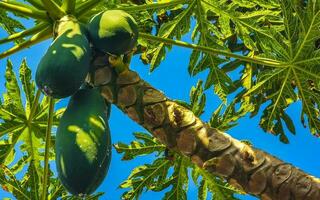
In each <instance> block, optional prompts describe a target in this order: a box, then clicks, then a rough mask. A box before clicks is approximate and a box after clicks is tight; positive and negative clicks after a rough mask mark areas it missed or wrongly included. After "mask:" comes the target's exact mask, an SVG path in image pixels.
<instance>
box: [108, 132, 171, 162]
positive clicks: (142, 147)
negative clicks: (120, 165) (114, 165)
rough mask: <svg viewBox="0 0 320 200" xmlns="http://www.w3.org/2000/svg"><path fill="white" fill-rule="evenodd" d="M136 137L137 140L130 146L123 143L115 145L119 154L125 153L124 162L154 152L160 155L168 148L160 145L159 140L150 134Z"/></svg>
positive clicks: (138, 134)
mask: <svg viewBox="0 0 320 200" xmlns="http://www.w3.org/2000/svg"><path fill="white" fill-rule="evenodd" d="M134 136H135V138H136V139H137V140H134V141H132V142H131V144H130V145H126V144H123V143H118V144H115V145H114V147H115V149H116V150H117V152H118V153H124V155H123V157H122V160H132V159H134V158H135V157H137V156H142V155H146V154H151V153H154V152H158V154H160V153H161V152H163V151H164V150H165V148H166V147H165V145H163V144H161V143H159V141H158V140H157V139H155V138H154V137H152V136H151V135H149V134H145V133H134ZM139 140H140V141H139Z"/></svg>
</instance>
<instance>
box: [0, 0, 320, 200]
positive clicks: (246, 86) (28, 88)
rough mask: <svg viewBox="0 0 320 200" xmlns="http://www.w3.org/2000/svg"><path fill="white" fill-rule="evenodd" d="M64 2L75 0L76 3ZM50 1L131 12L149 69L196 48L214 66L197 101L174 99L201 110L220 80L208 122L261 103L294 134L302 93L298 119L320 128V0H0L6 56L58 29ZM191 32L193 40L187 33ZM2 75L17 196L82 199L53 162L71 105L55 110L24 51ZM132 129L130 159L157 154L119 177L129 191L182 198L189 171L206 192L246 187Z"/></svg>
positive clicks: (82, 14) (200, 62) (7, 149)
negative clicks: (175, 49) (58, 129)
mask: <svg viewBox="0 0 320 200" xmlns="http://www.w3.org/2000/svg"><path fill="white" fill-rule="evenodd" d="M50 2H51V3H50ZM66 2H69V3H70V2H73V3H75V5H76V6H75V9H74V10H73V9H71V8H72V6H71V7H68V6H70V5H69V3H66ZM51 4H52V5H51ZM51 6H53V7H54V6H58V7H59V6H61V8H62V9H61V12H62V14H63V12H64V11H67V12H68V13H72V14H74V15H75V16H76V17H77V18H78V19H79V20H80V21H81V22H84V23H85V22H87V21H88V20H89V19H90V17H91V16H93V15H94V14H96V13H98V12H100V11H103V10H106V9H122V10H125V11H127V12H128V13H130V14H132V15H133V16H134V18H135V19H136V21H137V22H138V24H139V28H140V38H139V45H138V50H137V52H136V54H137V55H139V56H140V59H141V61H142V62H143V63H144V64H147V65H148V66H149V67H150V71H151V72H152V71H154V70H156V69H157V67H159V65H160V63H161V61H162V60H164V59H165V58H166V55H167V54H170V50H171V49H172V46H173V45H177V46H182V47H186V48H191V49H193V52H192V54H191V56H190V62H189V66H188V71H189V73H190V75H192V76H195V75H197V74H198V73H200V72H203V71H208V76H207V78H206V80H203V82H204V83H203V82H202V81H199V83H198V84H197V85H196V86H195V87H193V88H191V91H190V102H182V101H179V100H176V102H178V103H179V104H181V105H183V106H185V107H187V108H189V109H190V110H192V111H193V112H194V113H195V114H196V115H197V116H199V117H201V114H202V113H203V112H204V107H205V103H206V96H205V94H204V93H203V92H204V90H207V89H210V88H213V93H212V94H211V95H217V96H219V98H220V99H221V100H222V102H223V104H221V106H219V107H218V109H217V110H216V111H215V112H214V113H213V114H212V117H211V119H210V120H209V121H208V124H209V125H210V126H212V127H215V128H218V129H220V130H228V129H230V128H232V127H233V126H236V125H237V120H238V119H240V118H241V117H243V116H245V115H246V114H250V116H251V117H254V116H257V115H258V113H259V112H261V111H262V115H261V116H260V123H259V125H260V126H261V128H262V129H263V130H264V131H266V132H269V133H272V134H274V135H276V136H279V139H280V140H281V141H282V142H284V143H289V140H288V137H287V134H290V133H291V134H295V133H296V131H295V125H294V123H293V121H292V119H291V117H290V116H289V115H288V114H287V113H286V109H287V108H288V107H290V106H291V105H292V104H294V103H296V102H301V104H302V107H301V111H300V119H301V123H302V124H303V125H304V126H305V127H308V128H309V130H310V133H311V134H313V135H315V136H319V134H320V114H319V105H320V68H319V67H318V66H319V63H320V34H319V26H320V17H319V16H320V0H308V1H300V0H250V1H249V0H232V1H231V0H172V1H160V0H159V1H149V0H131V1H127V0H112V1H99V0H90V1H85V0H77V1H68V0H66V1H60V0H54V1H52V0H47V1H46V0H42V1H38V0H25V1H23V2H22V1H15V0H4V1H1V2H0V26H1V27H2V29H3V30H5V31H6V32H7V33H8V36H7V37H4V38H1V39H0V44H6V43H8V44H12V45H13V46H12V48H10V49H8V50H4V49H3V48H1V52H0V59H2V58H5V57H7V56H9V55H12V54H14V53H16V52H18V51H20V50H22V49H24V48H26V47H30V46H32V45H35V44H37V43H39V42H41V41H43V40H45V39H48V38H51V37H52V20H51V19H54V18H55V17H59V16H60V15H61V13H59V12H58V13H50V12H49V15H48V14H47V13H46V9H47V8H48V7H49V8H50V7H51ZM49 16H50V18H49ZM24 20H27V21H29V22H32V23H34V25H33V27H30V28H29V27H25V25H24V23H22V21H24ZM186 38H187V39H188V40H189V41H192V43H186V42H183V41H181V40H184V39H186ZM2 67H4V66H2ZM5 79H6V83H5V87H6V92H5V93H3V95H2V100H1V104H0V118H1V124H0V164H1V165H0V166H1V170H0V184H1V186H2V189H3V190H5V191H8V192H10V193H12V195H14V196H15V197H16V198H17V199H30V200H37V199H40V198H41V196H42V195H43V193H44V194H46V193H47V192H48V199H58V198H60V197H61V198H62V199H77V197H72V196H69V195H68V194H67V192H66V191H65V190H64V189H63V187H62V185H61V183H60V182H59V181H58V179H57V178H56V176H55V174H54V172H53V171H52V170H53V169H52V168H48V167H46V166H47V165H46V163H47V164H48V163H49V164H50V163H51V162H52V161H53V160H54V153H55V152H54V148H53V146H54V141H55V133H54V129H52V131H53V132H52V133H51V126H57V125H58V123H59V117H60V116H61V114H62V113H63V111H64V109H59V110H55V111H54V112H53V104H54V102H53V101H52V100H51V101H50V100H49V98H47V97H41V94H40V92H39V91H37V90H36V87H35V83H34V81H33V79H32V76H31V71H30V68H29V67H28V65H27V62H26V60H23V61H22V63H21V65H20V68H19V74H18V75H16V74H15V73H14V70H13V65H12V63H11V62H10V60H8V61H7V65H6V73H5ZM285 130H289V133H288V132H286V131H285ZM134 136H135V138H136V139H135V140H134V141H132V142H131V144H124V143H118V144H115V145H114V147H115V148H116V150H117V151H118V152H119V153H122V154H123V160H132V159H135V158H136V157H138V156H148V155H150V154H153V155H154V154H155V155H157V156H156V157H157V158H156V159H155V160H154V161H153V162H151V163H148V164H144V165H141V166H137V167H136V168H135V169H134V170H133V171H132V172H131V174H130V175H129V177H128V178H127V180H124V181H123V182H122V183H121V185H120V187H121V188H126V189H127V190H126V192H124V193H123V196H122V197H123V198H124V199H137V198H138V197H139V196H140V195H141V194H142V193H143V192H145V191H147V190H152V191H162V190H168V188H169V190H168V192H167V193H165V195H164V197H163V199H170V200H171V199H179V200H183V199H186V198H187V197H186V192H187V190H188V182H189V181H191V180H193V181H194V182H195V184H196V185H197V186H198V197H199V199H207V196H208V193H212V199H236V198H235V197H234V194H235V193H241V191H239V190H237V189H235V188H233V187H232V186H230V185H229V184H227V183H226V182H225V181H224V180H223V179H222V178H221V177H213V176H212V175H211V174H207V173H206V172H205V171H203V170H201V169H200V168H198V167H196V166H194V165H193V164H192V163H191V162H190V161H189V160H188V159H186V158H185V157H183V156H181V155H179V154H177V153H176V152H172V151H170V150H168V149H166V147H165V146H164V145H162V144H161V143H159V141H157V140H156V139H155V138H153V137H152V136H151V135H150V134H148V133H134ZM49 141H50V142H49ZM43 163H45V164H44V165H43ZM21 174H22V178H18V175H19V176H20V175H21ZM47 180H49V181H48V183H46V181H47ZM101 195H103V194H102V193H96V194H94V195H92V196H88V197H86V199H98V198H99V196H101Z"/></svg>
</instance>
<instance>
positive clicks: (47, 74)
mask: <svg viewBox="0 0 320 200" xmlns="http://www.w3.org/2000/svg"><path fill="white" fill-rule="evenodd" d="M90 61H91V47H90V43H89V40H88V39H87V30H86V27H85V26H84V25H82V24H80V23H78V22H77V21H76V19H74V18H72V17H70V16H66V17H65V18H62V19H61V20H60V22H59V23H58V28H57V37H56V38H55V39H54V41H53V42H52V44H51V45H50V47H49V48H48V50H47V52H46V53H45V55H44V56H43V57H42V58H41V60H40V63H39V65H38V68H37V71H36V84H37V86H38V88H40V89H41V90H42V92H43V93H45V94H46V95H48V96H51V97H54V98H64V97H67V96H71V95H72V94H74V93H75V92H76V91H77V90H78V89H79V88H80V86H81V85H82V84H83V83H84V80H85V77H86V75H87V73H88V71H89V66H90Z"/></svg>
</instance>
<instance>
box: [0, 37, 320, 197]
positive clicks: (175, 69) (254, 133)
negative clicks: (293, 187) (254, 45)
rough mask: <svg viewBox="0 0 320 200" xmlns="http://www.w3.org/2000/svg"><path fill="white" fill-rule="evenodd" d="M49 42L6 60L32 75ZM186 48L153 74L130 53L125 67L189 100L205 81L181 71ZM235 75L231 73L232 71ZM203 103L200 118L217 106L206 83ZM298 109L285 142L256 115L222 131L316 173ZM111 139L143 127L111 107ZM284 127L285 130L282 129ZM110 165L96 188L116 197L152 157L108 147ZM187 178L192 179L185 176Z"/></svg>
mask: <svg viewBox="0 0 320 200" xmlns="http://www.w3.org/2000/svg"><path fill="white" fill-rule="evenodd" d="M5 36H6V34H5V33H4V32H3V31H0V38H3V37H5ZM49 44H50V42H49V41H46V42H43V43H41V44H39V45H36V46H34V47H31V48H29V49H26V50H24V51H21V52H20V53H18V54H17V55H14V56H10V59H11V60H12V62H13V63H14V69H15V71H16V72H17V71H18V67H19V65H20V63H21V61H22V59H23V58H25V57H26V58H27V62H28V64H29V66H30V67H31V68H32V70H33V77H34V73H35V70H36V67H37V64H38V62H39V61H40V58H41V56H42V55H43V54H44V52H45V51H46V48H47V47H48V45H49ZM8 47H9V46H8V45H0V51H1V52H2V51H4V50H5V49H7V48H8ZM190 53H191V50H189V49H185V48H181V47H174V48H173V49H172V50H171V52H170V53H169V54H168V55H167V57H166V59H165V60H164V61H163V62H162V63H161V65H160V67H159V68H158V69H156V70H155V71H154V72H153V73H151V74H150V73H149V68H148V66H146V65H143V64H142V63H141V62H140V60H139V57H138V56H135V57H134V58H133V60H132V63H131V68H132V69H133V70H135V71H137V72H138V73H139V74H140V76H141V77H142V78H143V79H144V80H146V81H147V82H149V83H150V84H151V85H153V86H154V87H155V88H158V89H159V90H162V91H163V92H164V93H165V94H166V95H167V96H168V97H169V98H171V99H179V100H185V101H188V100H189V91H190V88H191V87H192V86H194V85H195V84H196V83H197V81H198V80H199V79H202V80H205V79H206V75H207V72H202V73H200V74H199V75H197V76H195V77H190V75H189V74H188V72H187V66H188V61H189V55H190ZM5 64H6V59H2V60H0V93H1V94H2V93H3V92H4V70H5ZM235 75H236V74H235ZM206 94H207V105H206V108H205V113H204V115H203V116H202V119H203V120H204V121H206V120H208V119H209V118H210V116H211V114H212V112H213V111H214V110H215V109H216V108H217V106H218V105H219V104H220V103H221V101H220V100H219V99H218V98H217V96H216V95H214V93H213V90H212V88H210V89H209V90H207V91H206ZM66 103H67V99H66V100H63V101H62V102H61V103H60V104H59V105H58V106H63V105H66ZM300 108H301V104H300V103H296V104H295V105H294V106H291V107H290V108H288V109H287V112H288V114H289V115H290V116H291V117H292V119H293V121H294V123H295V125H296V132H297V135H296V136H292V135H290V134H289V133H288V136H289V140H290V144H288V145H286V144H283V143H281V142H279V139H278V138H277V137H274V136H272V135H271V134H268V133H264V132H263V131H262V129H261V128H260V127H259V126H258V124H259V116H258V117H255V118H253V119H250V118H248V117H245V118H243V119H241V120H239V125H238V126H236V127H234V128H232V129H230V130H229V131H228V133H229V134H230V135H232V136H233V137H235V138H237V139H247V140H250V141H251V142H252V143H253V145H254V146H255V147H257V148H260V149H262V150H264V151H267V152H269V153H270V154H272V155H275V156H277V157H279V158H280V159H282V160H285V161H286V162H289V163H292V164H293V165H295V166H297V167H299V168H301V169H302V170H304V171H306V172H308V173H310V174H312V175H314V176H317V177H320V156H315V155H316V154H317V150H318V149H319V147H320V140H319V139H317V138H316V137H313V136H311V134H310V132H309V129H305V128H303V126H302V125H301V123H300V120H299V117H300ZM109 125H110V129H111V133H112V142H113V143H117V142H120V141H121V142H124V143H129V142H130V141H132V139H133V136H132V133H133V132H139V131H143V132H145V130H144V129H143V128H142V127H140V126H138V125H137V124H136V123H135V122H133V121H131V120H130V119H129V118H128V117H127V116H126V115H124V114H123V113H122V112H121V111H119V110H118V109H117V108H116V107H114V106H113V107H112V111H111V117H110V121H109ZM287 132H288V131H287ZM112 153H113V155H112V161H111V166H110V169H109V172H108V175H107V177H106V179H105V180H104V182H103V184H102V185H101V186H100V187H99V188H98V190H97V191H103V192H105V195H104V196H103V198H101V199H103V200H104V199H107V200H117V199H120V196H121V194H122V193H123V192H124V190H123V189H119V188H118V185H119V184H120V183H121V182H122V181H123V180H125V178H126V177H127V176H128V175H129V174H130V171H131V170H132V169H133V168H134V167H136V166H138V165H139V164H144V163H150V162H152V160H153V159H154V157H153V156H145V157H142V158H139V159H136V160H134V161H129V162H128V161H126V162H124V161H121V155H119V154H117V153H116V152H115V151H114V149H113V152H112ZM190 182H192V181H190ZM163 195H164V193H163V192H162V193H154V192H147V193H144V194H143V195H142V196H141V198H140V199H141V200H148V199H151V198H152V199H154V200H158V199H159V200H160V199H161V197H162V196H163ZM196 196H197V190H196V187H195V186H194V185H193V184H191V185H190V186H189V192H188V197H189V198H188V199H191V200H192V199H196ZM4 197H10V195H8V193H5V192H4V191H1V189H0V199H3V198H4ZM239 198H240V199H243V200H250V199H255V198H253V197H250V196H240V197H239Z"/></svg>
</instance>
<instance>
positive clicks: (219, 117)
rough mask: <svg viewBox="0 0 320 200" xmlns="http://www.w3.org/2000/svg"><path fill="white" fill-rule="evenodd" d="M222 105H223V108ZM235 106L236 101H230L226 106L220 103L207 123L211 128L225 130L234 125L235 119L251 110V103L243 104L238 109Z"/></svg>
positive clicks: (235, 123)
mask: <svg viewBox="0 0 320 200" xmlns="http://www.w3.org/2000/svg"><path fill="white" fill-rule="evenodd" d="M223 107H225V109H224V110H223ZM236 107H237V104H236V101H233V102H231V103H230V104H229V105H227V106H225V105H224V104H220V105H219V107H218V108H217V109H216V110H215V111H214V112H213V114H212V116H211V118H210V120H209V122H208V124H209V125H210V126H211V127H213V128H217V129H219V130H223V131H226V130H229V129H230V128H232V127H234V126H236V125H237V121H238V120H239V119H240V118H242V117H244V116H245V115H246V114H247V113H248V112H249V111H251V110H252V106H251V105H244V104H243V105H241V106H240V108H239V109H238V110H236ZM222 110H223V111H222Z"/></svg>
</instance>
